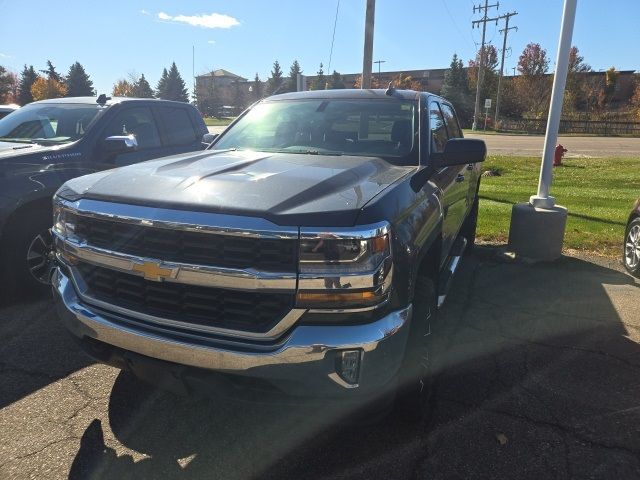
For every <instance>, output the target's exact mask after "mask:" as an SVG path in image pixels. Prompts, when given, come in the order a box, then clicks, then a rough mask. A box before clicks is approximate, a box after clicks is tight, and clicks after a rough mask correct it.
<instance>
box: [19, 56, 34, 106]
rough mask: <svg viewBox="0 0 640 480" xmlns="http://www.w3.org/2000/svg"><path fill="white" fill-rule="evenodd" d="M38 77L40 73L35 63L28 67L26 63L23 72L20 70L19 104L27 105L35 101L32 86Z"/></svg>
mask: <svg viewBox="0 0 640 480" xmlns="http://www.w3.org/2000/svg"><path fill="white" fill-rule="evenodd" d="M37 79H38V73H37V72H36V71H35V69H34V68H33V65H29V66H28V67H27V66H26V65H25V66H24V68H23V69H22V72H20V80H19V81H18V104H20V105H26V104H27V103H31V102H33V95H31V87H32V86H33V83H34V82H35V81H36V80H37Z"/></svg>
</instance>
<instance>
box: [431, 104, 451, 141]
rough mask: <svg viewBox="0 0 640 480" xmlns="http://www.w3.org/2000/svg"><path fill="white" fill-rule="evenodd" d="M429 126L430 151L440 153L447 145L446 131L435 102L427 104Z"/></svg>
mask: <svg viewBox="0 0 640 480" xmlns="http://www.w3.org/2000/svg"><path fill="white" fill-rule="evenodd" d="M429 125H430V127H431V151H432V152H437V153H439V152H442V151H443V150H444V145H445V144H446V143H447V140H448V137H447V129H446V127H445V123H444V118H443V117H442V112H441V111H440V107H439V106H438V103H437V102H431V103H430V104H429Z"/></svg>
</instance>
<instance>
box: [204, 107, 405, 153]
mask: <svg viewBox="0 0 640 480" xmlns="http://www.w3.org/2000/svg"><path fill="white" fill-rule="evenodd" d="M415 105H416V104H415V102H413V101H399V100H396V99H381V100H375V99H365V100H357V99H355V100H354V99H331V100H326V99H313V100H279V101H272V102H264V103H260V104H258V105H256V106H255V107H254V108H252V109H251V111H249V112H248V113H247V114H246V115H245V116H244V117H242V118H241V119H240V120H239V121H238V123H236V124H235V125H234V126H233V127H231V128H230V129H229V130H227V131H226V132H225V133H224V134H223V136H222V137H221V138H220V140H219V141H218V142H216V143H215V145H214V147H213V148H215V149H216V150H219V149H248V150H260V151H270V152H283V153H308V154H317V155H343V154H344V155H356V156H377V157H384V158H388V159H390V161H392V162H394V163H403V164H406V163H407V162H406V161H405V160H406V159H407V158H408V157H409V156H410V153H411V152H412V151H413V144H414V141H415V137H416V132H417V128H416V121H415ZM400 159H403V160H400ZM413 163H415V162H413Z"/></svg>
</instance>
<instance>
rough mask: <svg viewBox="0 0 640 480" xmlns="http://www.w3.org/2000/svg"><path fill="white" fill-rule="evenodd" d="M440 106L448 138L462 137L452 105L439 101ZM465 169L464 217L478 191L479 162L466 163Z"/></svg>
mask: <svg viewBox="0 0 640 480" xmlns="http://www.w3.org/2000/svg"><path fill="white" fill-rule="evenodd" d="M440 108H441V109H442V114H443V116H444V121H445V125H446V126H447V132H448V133H449V138H463V135H462V130H461V129H460V123H459V122H458V118H457V117H456V113H455V111H454V110H453V107H452V106H451V105H449V104H447V103H444V102H441V103H440ZM465 170H466V171H465V172H464V175H465V182H466V183H468V184H469V190H468V192H467V208H466V210H465V217H466V214H467V213H468V212H469V210H470V209H471V207H472V205H473V202H474V201H475V199H476V195H477V193H478V192H477V190H478V180H479V179H480V164H479V163H469V164H467V165H466V168H465Z"/></svg>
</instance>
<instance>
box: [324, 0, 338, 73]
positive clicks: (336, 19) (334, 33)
mask: <svg viewBox="0 0 640 480" xmlns="http://www.w3.org/2000/svg"><path fill="white" fill-rule="evenodd" d="M339 10H340V0H338V4H337V5H336V18H335V19H334V21H333V35H332V36H331V50H330V51H329V66H328V67H327V73H331V58H332V57H333V42H334V41H335V39H336V25H338V11H339Z"/></svg>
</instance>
